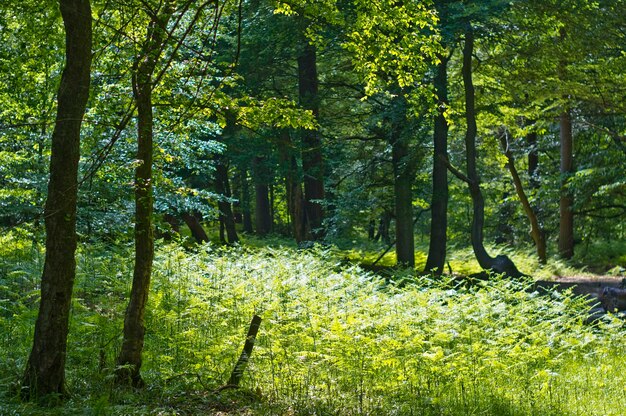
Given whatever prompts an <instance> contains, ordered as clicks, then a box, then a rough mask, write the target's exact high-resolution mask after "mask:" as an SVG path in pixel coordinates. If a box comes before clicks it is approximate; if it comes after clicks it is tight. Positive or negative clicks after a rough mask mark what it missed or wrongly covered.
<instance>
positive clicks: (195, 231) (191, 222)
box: [181, 212, 209, 244]
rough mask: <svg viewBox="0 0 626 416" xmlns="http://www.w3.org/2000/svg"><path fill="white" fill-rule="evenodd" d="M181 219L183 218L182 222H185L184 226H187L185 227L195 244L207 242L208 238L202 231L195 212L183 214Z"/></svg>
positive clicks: (198, 216) (198, 217)
mask: <svg viewBox="0 0 626 416" xmlns="http://www.w3.org/2000/svg"><path fill="white" fill-rule="evenodd" d="M181 217H182V218H183V221H185V224H187V227H188V228H189V231H190V232H191V236H192V237H193V238H194V239H195V240H196V243H198V244H203V243H206V242H208V241H209V236H208V235H207V233H206V231H204V228H203V227H202V223H201V222H200V220H201V217H200V215H199V214H198V213H197V212H195V213H190V212H183V213H182V214H181Z"/></svg>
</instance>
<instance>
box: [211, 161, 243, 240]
mask: <svg viewBox="0 0 626 416" xmlns="http://www.w3.org/2000/svg"><path fill="white" fill-rule="evenodd" d="M225 162H226V161H225V160H224V158H223V157H218V158H217V165H216V167H215V185H216V186H215V191H216V192H217V193H218V194H219V195H220V199H219V201H218V203H217V206H218V209H219V211H220V222H221V223H222V224H224V228H225V230H226V239H227V242H228V244H234V243H236V242H237V241H239V237H238V236H237V230H236V229H235V217H234V215H233V209H232V205H231V203H230V199H231V196H232V195H231V192H230V184H229V180H228V167H227V166H226V164H225Z"/></svg>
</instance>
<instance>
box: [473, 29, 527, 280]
mask: <svg viewBox="0 0 626 416" xmlns="http://www.w3.org/2000/svg"><path fill="white" fill-rule="evenodd" d="M473 53H474V32H473V29H472V27H471V24H468V28H467V30H466V32H465V44H464V46H463V68H462V74H463V86H464V89H465V120H466V122H467V131H466V133H465V152H466V163H467V184H468V187H469V191H470V195H471V197H472V205H473V215H472V230H471V240H472V248H473V249H474V254H475V256H476V260H478V264H480V267H482V268H483V269H485V270H492V271H494V272H496V273H504V274H506V275H508V276H511V277H516V276H519V275H520V274H521V273H520V272H519V271H518V270H517V268H516V267H515V264H514V263H513V261H512V260H511V259H509V258H508V257H507V256H503V255H500V256H497V257H495V258H494V257H491V256H490V255H489V254H488V253H487V250H485V246H484V243H483V228H484V225H485V201H484V199H483V194H482V191H481V189H480V178H479V176H478V170H477V168H476V159H477V156H476V134H477V127H476V108H475V95H474V83H473V80H472V55H473Z"/></svg>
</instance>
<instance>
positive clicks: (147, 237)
mask: <svg viewBox="0 0 626 416" xmlns="http://www.w3.org/2000/svg"><path fill="white" fill-rule="evenodd" d="M171 15H172V10H171V9H170V3H169V2H166V3H165V5H164V8H163V9H162V10H161V11H160V12H159V14H158V16H155V17H153V19H152V21H151V22H150V26H149V27H148V35H147V38H146V43H145V44H144V47H143V51H142V54H141V56H140V57H139V58H138V59H137V64H136V68H135V73H134V74H133V75H134V76H133V92H134V99H135V103H136V105H137V160H138V161H139V165H138V166H137V168H136V170H135V266H134V272H133V285H132V288H131V292H130V301H129V303H128V307H127V308H126V315H125V317H124V338H123V341H122V348H121V350H120V353H119V356H118V359H117V364H118V370H117V372H116V380H117V382H118V383H121V384H131V385H133V386H135V387H141V386H143V384H144V383H143V380H142V378H141V374H140V369H141V355H142V351H143V344H144V335H145V326H144V314H145V309H146V303H147V301H148V293H149V290H150V278H151V276H152V260H153V258H154V233H153V226H152V210H153V191H152V156H153V143H152V141H153V125H154V123H153V115H152V88H153V85H152V75H153V73H154V70H155V67H156V64H157V61H158V59H159V55H160V51H161V46H162V44H163V42H164V40H165V36H166V32H165V28H166V26H167V22H168V21H169V19H170V17H171Z"/></svg>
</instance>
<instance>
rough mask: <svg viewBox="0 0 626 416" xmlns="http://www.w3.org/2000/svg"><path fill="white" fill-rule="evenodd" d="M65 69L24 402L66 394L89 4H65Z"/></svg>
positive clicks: (67, 0) (71, 0) (81, 0)
mask: <svg viewBox="0 0 626 416" xmlns="http://www.w3.org/2000/svg"><path fill="white" fill-rule="evenodd" d="M59 3H60V8H61V15H62V17H63V24H64V27H65V59H66V60H65V67H64V69H63V74H62V76H61V84H60V85H59V91H58V96H57V102H58V107H57V116H56V121H55V126H54V132H53V133H52V149H51V156H50V181H49V183H48V198H47V200H46V206H45V212H44V217H45V225H46V257H45V263H44V269H43V275H42V278H41V300H40V303H39V314H38V316H37V322H36V323H35V335H34V339H33V348H32V350H31V353H30V356H29V358H28V362H27V364H26V370H25V372H24V377H23V380H22V393H23V394H24V396H25V398H39V397H43V396H46V395H56V394H58V395H61V396H65V395H66V393H67V391H66V389H65V359H66V351H67V334H68V328H69V311H70V303H71V299H72V289H73V286H74V278H75V276H76V259H75V257H74V255H75V251H76V244H77V238H76V200H77V193H78V160H79V157H80V128H81V124H82V120H83V116H84V115H85V108H86V106H87V100H88V98H89V81H90V79H89V78H90V72H91V45H92V31H91V6H90V3H89V0H61V1H60V2H59Z"/></svg>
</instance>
